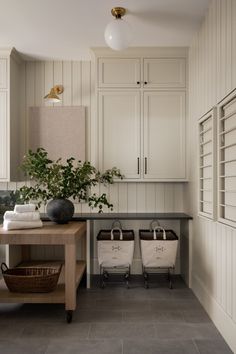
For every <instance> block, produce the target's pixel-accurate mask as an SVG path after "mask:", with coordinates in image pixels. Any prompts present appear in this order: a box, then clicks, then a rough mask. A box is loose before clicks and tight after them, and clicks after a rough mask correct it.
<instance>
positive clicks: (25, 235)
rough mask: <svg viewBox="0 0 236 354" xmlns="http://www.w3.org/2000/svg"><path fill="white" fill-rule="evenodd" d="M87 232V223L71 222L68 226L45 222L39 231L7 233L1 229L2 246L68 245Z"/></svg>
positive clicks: (0, 241)
mask: <svg viewBox="0 0 236 354" xmlns="http://www.w3.org/2000/svg"><path fill="white" fill-rule="evenodd" d="M85 231H86V223H85V222H78V221H70V222H69V223H68V224H56V223H54V222H51V221H46V222H43V227H41V228H37V229H22V230H9V231H6V230H4V229H3V228H2V227H0V244H67V243H73V242H74V241H75V240H76V238H78V237H80V236H82V235H83V234H84V233H85Z"/></svg>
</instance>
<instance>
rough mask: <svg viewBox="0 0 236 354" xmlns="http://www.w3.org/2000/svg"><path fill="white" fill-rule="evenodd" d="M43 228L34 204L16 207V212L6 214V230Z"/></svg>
mask: <svg viewBox="0 0 236 354" xmlns="http://www.w3.org/2000/svg"><path fill="white" fill-rule="evenodd" d="M42 226H43V223H42V221H41V220H40V214H39V212H38V211H36V210H35V205H34V204H23V205H15V208H14V211H6V212H5V214H4V221H3V229H4V230H17V229H34V228H38V227H42Z"/></svg>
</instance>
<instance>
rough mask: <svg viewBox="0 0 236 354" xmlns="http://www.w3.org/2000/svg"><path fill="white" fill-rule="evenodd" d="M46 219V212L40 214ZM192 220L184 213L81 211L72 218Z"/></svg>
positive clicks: (79, 219)
mask: <svg viewBox="0 0 236 354" xmlns="http://www.w3.org/2000/svg"><path fill="white" fill-rule="evenodd" d="M41 218H42V219H43V220H47V219H48V218H47V215H46V214H41ZM112 219H120V220H153V219H158V220H192V219H193V218H192V216H190V215H188V214H185V213H81V214H74V216H73V220H78V221H82V220H112Z"/></svg>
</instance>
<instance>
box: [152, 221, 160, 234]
mask: <svg viewBox="0 0 236 354" xmlns="http://www.w3.org/2000/svg"><path fill="white" fill-rule="evenodd" d="M155 224H157V226H159V227H160V226H161V225H160V223H159V221H158V220H152V221H151V222H150V231H152V230H154V228H155V227H154V225H155Z"/></svg>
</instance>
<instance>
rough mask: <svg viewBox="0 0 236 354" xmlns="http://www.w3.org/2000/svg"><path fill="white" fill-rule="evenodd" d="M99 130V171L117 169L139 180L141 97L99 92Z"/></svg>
mask: <svg viewBox="0 0 236 354" xmlns="http://www.w3.org/2000/svg"><path fill="white" fill-rule="evenodd" d="M99 127H100V132H99V137H100V144H99V146H100V149H99V150H100V151H99V156H100V159H99V161H100V166H99V168H100V169H101V170H103V171H104V170H106V169H110V168H112V167H113V166H115V167H117V168H119V169H120V170H121V172H122V173H124V174H125V178H128V179H130V178H131V179H137V178H140V93H139V92H137V91H136V92H133V91H112V92H108V91H106V92H100V93H99Z"/></svg>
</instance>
